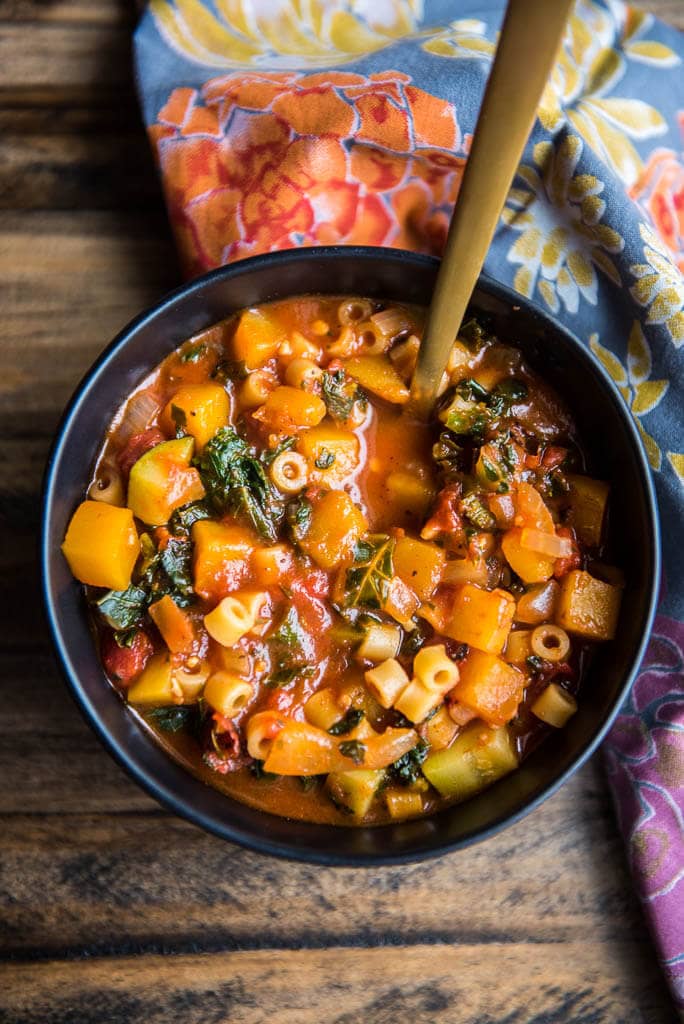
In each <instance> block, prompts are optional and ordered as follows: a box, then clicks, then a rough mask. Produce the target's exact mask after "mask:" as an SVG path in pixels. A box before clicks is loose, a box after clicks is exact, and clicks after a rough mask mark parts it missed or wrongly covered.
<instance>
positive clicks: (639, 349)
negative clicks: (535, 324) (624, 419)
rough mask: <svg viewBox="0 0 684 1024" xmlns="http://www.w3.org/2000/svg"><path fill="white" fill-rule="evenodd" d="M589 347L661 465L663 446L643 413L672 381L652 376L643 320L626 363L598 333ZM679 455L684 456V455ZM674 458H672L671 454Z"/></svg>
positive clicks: (656, 464) (636, 326) (651, 457)
mask: <svg viewBox="0 0 684 1024" xmlns="http://www.w3.org/2000/svg"><path fill="white" fill-rule="evenodd" d="M589 347H590V348H591V350H592V352H593V353H594V355H595V356H596V357H597V359H599V360H600V362H601V363H602V364H603V366H604V367H605V369H606V370H607V371H608V373H609V374H610V376H611V377H612V378H613V380H614V381H615V383H616V384H617V387H618V390H619V391H620V394H621V395H622V397H623V398H624V400H625V402H626V403H627V405H628V406H629V408H630V410H631V412H632V415H633V416H634V420H635V422H636V425H637V427H638V429H639V433H640V434H641V440H642V441H643V443H644V448H645V449H646V454H647V455H648V461H649V462H650V464H651V466H652V467H653V469H660V467H661V464H662V453H661V451H660V446H659V445H658V443H657V441H655V440H654V438H652V437H651V435H650V434H647V433H646V430H645V429H644V427H643V425H642V423H641V417H642V416H646V415H647V413H649V412H652V411H653V410H654V409H655V408H656V406H657V405H658V404H659V402H660V401H662V399H663V397H664V395H665V393H666V391H667V389H668V387H669V381H666V380H649V377H650V376H651V370H652V368H653V367H652V360H651V349H650V346H649V344H648V341H647V340H646V338H645V336H644V332H643V330H642V329H641V324H640V323H639V321H638V320H635V321H634V323H633V325H632V330H631V331H630V334H629V339H628V341H627V365H626V366H623V365H622V363H621V362H620V360H619V359H618V358H617V356H616V355H614V353H613V352H611V351H610V350H609V349H607V348H605V347H604V346H603V345H601V343H600V342H599V340H598V334H592V335H591V336H590V338H589ZM678 458H682V459H683V460H684V456H679V457H678ZM670 461H672V458H671V457H670ZM673 465H674V464H673ZM675 469H676V467H675Z"/></svg>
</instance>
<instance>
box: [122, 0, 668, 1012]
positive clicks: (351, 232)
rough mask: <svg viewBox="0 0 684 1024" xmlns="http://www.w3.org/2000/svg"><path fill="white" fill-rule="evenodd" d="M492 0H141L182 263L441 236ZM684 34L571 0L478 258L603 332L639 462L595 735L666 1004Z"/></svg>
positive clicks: (147, 65)
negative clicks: (629, 632) (630, 590)
mask: <svg viewBox="0 0 684 1024" xmlns="http://www.w3.org/2000/svg"><path fill="white" fill-rule="evenodd" d="M503 7H504V4H503V2H502V0H495V2H487V3H484V0H470V2H468V0H466V2H461V3H459V5H458V13H459V14H460V15H461V17H459V19H458V20H456V21H454V20H452V19H453V13H454V10H455V8H454V5H453V3H452V2H451V0H150V2H149V3H148V5H147V7H146V9H145V11H144V13H143V16H142V18H141V20H140V23H139V26H138V28H137V31H136V36H135V57H136V70H137V77H138V85H139V92H140V99H141V103H142V107H143V111H144V117H145V121H146V123H147V125H148V129H149V135H150V139H151V141H152V144H153V147H154V150H155V152H156V155H157V158H158V161H159V167H160V171H161V177H162V182H163V186H164V191H165V195H166V201H167V204H168V210H169V215H170V218H171V222H172V225H173V229H174V231H175V234H176V238H177V242H178V246H179V249H180V252H181V256H182V259H183V262H184V266H185V270H186V272H187V274H188V276H193V275H195V274H199V273H201V272H203V271H205V270H209V269H210V268H212V267H216V266H219V265H221V264H223V263H227V262H230V261H232V260H237V259H241V258H242V257H245V256H251V255H253V254H255V253H263V252H269V251H273V250H277V249H285V248H292V247H298V246H305V245H316V244H333V243H341V244H344V243H349V244H351V243H363V244H369V245H392V246H398V247H403V248H408V249H414V250H417V251H420V252H427V253H433V254H436V255H439V253H440V252H441V249H442V246H443V244H444V240H445V237H446V230H447V225H448V219H449V215H450V211H451V209H452V206H453V203H454V201H455V200H456V197H457V195H458V189H459V184H460V181H461V176H462V173H463V167H464V164H465V161H466V159H467V156H468V148H469V144H470V139H471V134H472V132H473V129H474V126H475V122H476V118H477V112H478V109H479V105H480V101H481V98H482V92H483V88H484V84H485V81H486V78H487V75H488V72H489V67H490V64H491V60H492V57H493V52H494V47H495V42H496V35H497V32H498V29H499V27H500V24H501V19H502V16H503ZM466 15H467V16H466ZM682 55H684V37H682V35H680V34H679V33H678V32H676V31H675V30H673V29H670V28H668V27H666V26H665V25H663V24H661V23H659V22H658V21H656V20H654V19H653V18H652V17H651V16H650V15H648V14H644V13H643V12H639V11H638V10H636V9H632V8H629V7H627V6H625V5H623V4H622V3H620V2H619V0H578V2H577V3H576V6H575V9H574V13H573V15H572V17H571V19H570V21H569V24H568V28H567V32H566V35H565V39H564V43H563V46H562V48H561V50H560V53H559V57H558V62H557V64H556V67H555V70H554V72H553V75H552V77H551V79H550V81H549V84H548V86H547V88H546V91H545V94H544V96H543V99H542V103H541V106H540V108H539V112H538V119H537V121H536V124H535V127H534V131H533V134H532V137H531V139H530V141H529V144H528V145H527V147H526V150H525V153H524V156H523V160H522V162H521V164H520V167H519V169H518V174H517V177H516V179H515V181H514V183H513V187H512V188H511V191H510V194H509V197H508V201H507V203H506V207H505V209H504V211H503V214H502V217H501V223H500V227H499V230H498V231H497V234H496V237H495V239H494V242H493V244H492V246H491V250H490V252H489V255H488V257H487V262H486V265H485V269H486V271H487V272H488V273H490V274H491V275H492V276H494V277H496V278H498V279H499V280H501V281H503V282H505V283H506V284H508V285H511V286H512V287H513V288H515V289H516V290H517V291H518V292H520V293H521V294H522V295H525V296H527V297H528V298H530V299H532V300H533V301H534V302H536V303H538V304H539V305H540V306H541V307H542V308H545V309H548V310H550V311H551V312H553V313H555V314H556V315H557V316H558V317H559V318H560V319H561V320H562V321H563V322H564V323H565V324H566V325H567V326H568V327H569V328H570V329H571V330H572V331H573V332H574V333H575V334H576V335H578V336H579V337H580V338H581V339H582V340H583V341H585V342H586V344H587V345H588V346H589V347H590V348H591V349H592V351H593V352H594V353H595V354H596V355H597V356H598V358H599V359H600V360H601V362H602V363H603V365H604V366H605V368H606V369H607V371H608V373H609V374H610V375H611V377H612V378H613V380H614V381H615V383H616V384H617V385H618V387H619V389H620V391H621V393H622V395H623V397H624V400H625V402H626V403H627V405H628V406H629V408H630V410H631V412H632V414H633V416H634V418H635V421H636V424H637V426H638V428H639V431H640V433H641V437H642V440H643V443H644V446H645V448H646V452H647V454H648V458H649V461H650V464H651V468H652V471H653V475H654V479H655V482H656V487H657V491H658V498H659V502H660V511H661V517H662V524H663V537H664V564H665V580H664V585H663V596H662V600H661V603H660V608H659V614H658V617H657V620H656V624H655V628H654V631H653V635H652V639H651V643H650V645H649V648H648V651H647V654H646V657H645V660H644V663H643V665H642V668H641V672H640V675H639V678H638V680H637V683H636V685H635V687H634V690H633V692H632V695H631V697H630V699H629V700H628V702H627V704H626V705H625V707H624V708H623V710H622V713H621V715H620V717H619V719H618V721H617V723H616V725H615V727H614V728H613V730H612V732H611V734H610V736H609V738H608V741H607V742H606V745H605V748H604V749H605V756H606V764H607V771H608V777H609V780H610V783H611V786H612V789H613V792H614V795H615V801H616V807H617V812H618V816H619V821H620V825H621V828H622V831H623V834H624V837H625V842H626V846H627V854H628V857H629V860H630V863H631V866H632V869H633V874H634V878H635V882H636V886H637V888H638V891H639V893H640V896H641V898H642V900H643V902H644V906H645V908H646V911H647V914H648V917H649V919H650V922H651V925H652V929H653V933H654V936H655V940H656V943H657V946H658V950H659V953H660V957H661V961H662V963H663V966H664V970H665V972H666V974H667V976H668V980H669V982H670V985H671V988H672V991H673V994H674V997H675V1000H676V1002H677V1003H678V1005H679V1007H680V1008H684V623H683V621H682V620H683V619H684V544H682V538H683V537H684V529H683V528H684V516H683V515H682V510H683V508H684V490H683V487H684V417H683V415H682V410H683V408H684V362H683V359H682V351H681V346H682V343H683V342H684V279H683V277H682V272H683V271H684V161H683V158H682V149H683V148H684V65H683V64H682ZM521 74H524V67H521ZM511 102H515V97H514V96H512V97H511Z"/></svg>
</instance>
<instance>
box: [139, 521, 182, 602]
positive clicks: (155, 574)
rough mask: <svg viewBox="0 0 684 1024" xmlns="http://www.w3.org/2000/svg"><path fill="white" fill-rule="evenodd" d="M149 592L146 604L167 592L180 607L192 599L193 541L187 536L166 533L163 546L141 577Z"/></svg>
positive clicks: (142, 583) (141, 583) (158, 598)
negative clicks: (167, 534) (166, 537)
mask: <svg viewBox="0 0 684 1024" xmlns="http://www.w3.org/2000/svg"><path fill="white" fill-rule="evenodd" d="M140 585H141V586H143V587H145V588H146V589H147V592H148V604H152V603H153V602H154V601H159V600H160V598H162V597H165V596H166V595H167V594H168V595H169V597H172V598H173V600H174V601H175V602H176V604H177V605H178V606H179V607H180V608H187V606H188V605H189V604H192V602H193V601H194V600H195V591H194V589H193V586H192V544H191V543H190V540H189V539H188V537H169V539H168V540H167V542H166V545H165V547H163V548H162V549H161V550H160V551H157V553H156V555H155V556H154V557H153V558H152V559H151V561H150V562H149V563H148V565H147V567H146V569H145V571H144V572H143V575H142V576H141V579H140Z"/></svg>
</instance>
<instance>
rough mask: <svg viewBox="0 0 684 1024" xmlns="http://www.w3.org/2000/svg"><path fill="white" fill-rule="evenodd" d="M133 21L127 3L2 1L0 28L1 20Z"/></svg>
mask: <svg viewBox="0 0 684 1024" xmlns="http://www.w3.org/2000/svg"><path fill="white" fill-rule="evenodd" d="M134 20H135V8H134V4H133V3H132V2H130V3H129V2H128V0H97V3H93V2H92V0H51V2H50V3H47V4H46V3H45V2H44V0H43V2H41V0H1V2H0V26H1V25H2V22H3V21H14V22H19V23H22V22H32V21H40V22H53V23H60V22H62V23H64V22H66V23H67V24H71V25H73V26H74V27H76V26H78V25H79V24H81V25H82V24H90V23H93V22H94V23H96V24H99V25H127V26H130V25H132V24H133V22H134Z"/></svg>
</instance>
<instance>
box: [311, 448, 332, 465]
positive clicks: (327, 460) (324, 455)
mask: <svg viewBox="0 0 684 1024" xmlns="http://www.w3.org/2000/svg"><path fill="white" fill-rule="evenodd" d="M334 461H335V453H334V452H329V451H328V450H327V448H324V449H323V450H322V451H321V454H320V455H319V456H318V457H317V458H316V461H315V463H314V465H315V466H316V467H317V468H318V469H329V468H330V467H331V466H332V464H333V462H334Z"/></svg>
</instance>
